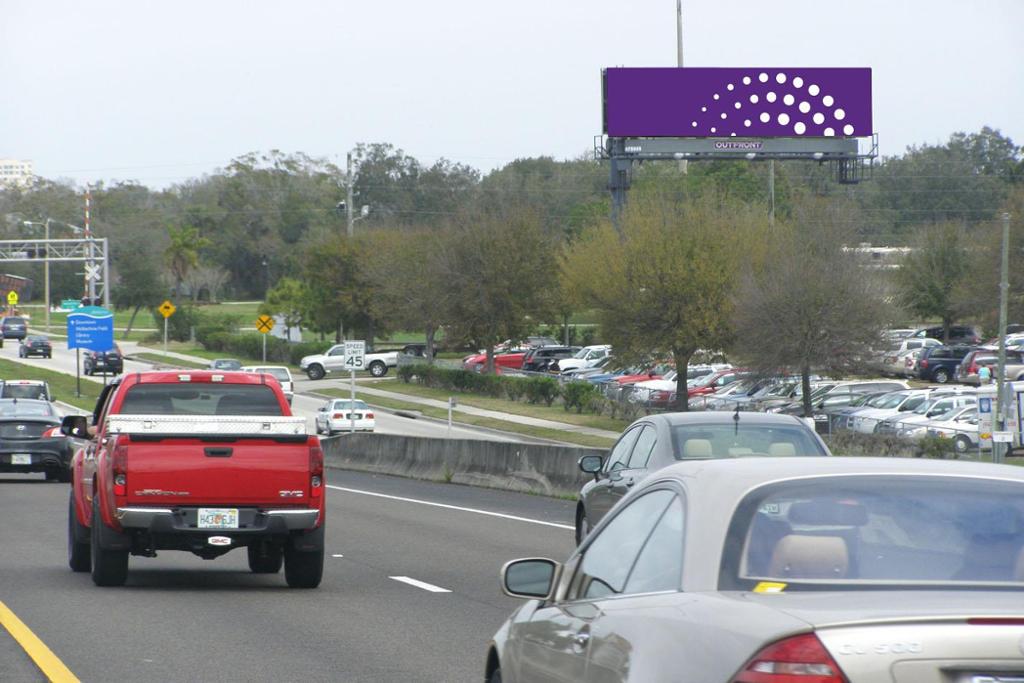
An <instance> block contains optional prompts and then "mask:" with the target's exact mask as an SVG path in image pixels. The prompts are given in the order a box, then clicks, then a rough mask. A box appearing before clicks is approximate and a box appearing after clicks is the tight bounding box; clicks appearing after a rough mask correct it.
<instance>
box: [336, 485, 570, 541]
mask: <svg viewBox="0 0 1024 683" xmlns="http://www.w3.org/2000/svg"><path fill="white" fill-rule="evenodd" d="M327 488H329V489H334V490H336V491H345V492H346V493H359V494H361V495H364V496H374V497H375V498H386V499H388V500H398V501H401V502H403V503H416V504H417V505H428V506H430V507H435V508H444V509H445V510H456V511H458V512H472V513H475V514H478V515H486V516H488V517H500V518H501V519H511V520H512V521H514V522H526V523H527V524H540V525H541V526H551V527H555V528H556V529H569V530H570V531H575V530H576V527H574V526H570V525H569V524H558V523H556V522H545V521H543V520H540V519H530V518H529V517H519V516H517V515H506V514H505V513H503V512H491V511H490V510H479V509H477V508H467V507H460V506H458V505H448V504H447V503H435V502H433V501H430V500H419V499H418V498H405V497H403V496H391V495H388V494H386V493H376V492H374V491H360V490H359V489H350V488H345V487H344V486H334V485H332V484H328V485H327Z"/></svg>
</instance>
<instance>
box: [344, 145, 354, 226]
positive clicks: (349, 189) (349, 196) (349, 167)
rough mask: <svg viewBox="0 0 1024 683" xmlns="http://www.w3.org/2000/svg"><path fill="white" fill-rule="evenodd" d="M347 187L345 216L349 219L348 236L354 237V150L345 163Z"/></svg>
mask: <svg viewBox="0 0 1024 683" xmlns="http://www.w3.org/2000/svg"><path fill="white" fill-rule="evenodd" d="M345 185H346V186H347V187H346V188H345V189H346V190H347V192H348V194H347V196H346V199H345V216H346V218H347V219H348V237H349V239H352V236H353V235H354V234H355V223H356V222H355V219H354V218H353V217H352V152H349V153H348V156H347V157H346V165H345Z"/></svg>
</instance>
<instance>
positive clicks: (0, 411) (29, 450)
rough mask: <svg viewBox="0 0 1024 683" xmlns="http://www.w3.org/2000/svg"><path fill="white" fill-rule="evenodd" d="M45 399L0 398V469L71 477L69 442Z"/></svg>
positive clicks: (53, 477)
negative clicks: (61, 431)
mask: <svg viewBox="0 0 1024 683" xmlns="http://www.w3.org/2000/svg"><path fill="white" fill-rule="evenodd" d="M60 421H61V418H60V416H58V415H57V412H56V410H54V408H53V406H51V405H50V404H49V403H47V402H46V401H35V400H32V399H24V398H22V399H12V398H3V399H0V472H45V473H46V478H47V480H51V481H52V480H59V481H65V482H66V481H71V455H72V451H73V448H72V443H71V441H70V440H69V438H68V437H66V436H64V435H63V434H61V433H60Z"/></svg>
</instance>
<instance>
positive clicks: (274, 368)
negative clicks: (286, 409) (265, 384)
mask: <svg viewBox="0 0 1024 683" xmlns="http://www.w3.org/2000/svg"><path fill="white" fill-rule="evenodd" d="M242 372H260V373H263V374H267V375H270V376H271V377H273V378H274V379H276V380H277V381H278V382H280V383H281V391H283V392H284V397H285V398H286V399H288V405H291V404H292V398H293V397H294V396H295V382H294V381H292V371H291V370H289V369H288V368H287V367H285V366H283V365H245V366H242Z"/></svg>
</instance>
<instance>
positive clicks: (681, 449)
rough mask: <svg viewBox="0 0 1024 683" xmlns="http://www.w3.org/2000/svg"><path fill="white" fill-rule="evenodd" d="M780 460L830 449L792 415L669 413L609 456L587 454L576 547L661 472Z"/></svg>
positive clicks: (633, 429) (648, 421)
mask: <svg viewBox="0 0 1024 683" xmlns="http://www.w3.org/2000/svg"><path fill="white" fill-rule="evenodd" d="M769 455H777V456H783V455H786V456H801V457H803V456H811V457H816V456H827V455H831V453H830V452H829V450H828V446H826V445H825V442H824V441H822V440H821V437H819V436H818V435H817V434H816V433H815V432H814V430H813V429H811V428H810V427H808V426H807V424H806V423H804V422H803V420H800V419H799V418H796V417H793V416H791V415H764V414H760V413H746V412H745V413H742V414H730V413H724V412H689V413H663V414H661V415H648V416H646V417H642V418H640V419H639V420H637V421H636V422H634V423H633V424H631V425H629V427H627V428H626V431H624V432H623V433H622V436H620V437H619V440H618V441H616V442H615V445H614V446H612V448H611V450H610V451H609V452H608V455H607V456H606V457H603V458H602V457H601V456H599V455H584V456H583V457H582V458H580V459H579V467H580V469H581V470H583V472H585V473H587V474H590V475H592V476H593V477H594V478H593V480H592V481H588V482H587V483H586V484H584V485H583V487H582V488H581V489H580V500H579V503H578V504H577V505H576V543H581V542H582V541H583V539H584V538H586V536H587V534H589V533H590V530H591V529H592V528H593V527H594V526H596V525H597V523H598V522H600V521H601V518H602V517H604V516H605V514H607V512H608V511H609V510H610V509H611V508H612V506H613V505H615V503H617V502H619V499H621V498H622V497H623V496H624V495H626V493H627V492H629V490H630V489H631V488H633V486H634V485H635V484H636V483H637V482H638V481H640V480H641V479H643V478H644V477H646V476H647V475H648V474H649V473H651V472H654V471H655V470H660V469H661V468H663V467H667V466H668V465H671V464H672V463H674V462H677V461H679V460H700V459H710V458H741V457H763V456H769Z"/></svg>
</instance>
